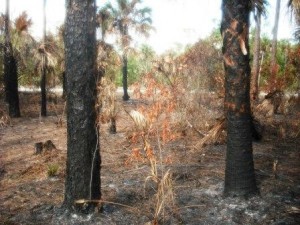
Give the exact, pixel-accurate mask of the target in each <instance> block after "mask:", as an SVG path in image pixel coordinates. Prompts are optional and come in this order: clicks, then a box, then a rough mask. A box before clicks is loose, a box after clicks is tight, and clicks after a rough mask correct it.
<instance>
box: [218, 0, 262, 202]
mask: <svg viewBox="0 0 300 225" xmlns="http://www.w3.org/2000/svg"><path fill="white" fill-rule="evenodd" d="M250 10H251V2H250V0H248V1H239V0H223V2H222V11H223V16H222V24H221V33H222V37H223V48H222V51H223V61H224V67H225V112H226V122H227V150H226V169H225V190H224V193H225V195H227V196H248V195H251V194H255V193H256V192H257V186H256V180H255V174H254V163H253V153H252V137H251V136H252V132H251V125H252V118H251V107H250V53H249V40H248V39H249V37H248V36H249V15H250Z"/></svg>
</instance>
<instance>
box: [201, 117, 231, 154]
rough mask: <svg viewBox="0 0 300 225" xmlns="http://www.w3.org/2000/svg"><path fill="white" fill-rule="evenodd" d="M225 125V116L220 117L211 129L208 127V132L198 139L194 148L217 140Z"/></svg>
mask: <svg viewBox="0 0 300 225" xmlns="http://www.w3.org/2000/svg"><path fill="white" fill-rule="evenodd" d="M225 126H226V120H225V118H222V119H221V120H220V121H219V122H218V123H217V124H216V125H214V126H213V128H212V129H210V131H209V132H208V134H207V135H205V137H204V138H202V139H201V140H200V142H199V143H198V144H197V145H196V148H202V147H203V146H204V145H205V144H208V143H214V142H217V141H218V140H219V139H220V137H221V134H222V132H223V131H224V130H225Z"/></svg>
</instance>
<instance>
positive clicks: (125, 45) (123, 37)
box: [105, 0, 152, 101]
mask: <svg viewBox="0 0 300 225" xmlns="http://www.w3.org/2000/svg"><path fill="white" fill-rule="evenodd" d="M141 3H142V0H117V6H116V7H113V5H112V4H110V3H108V4H107V5H106V6H105V9H106V11H107V12H109V13H110V15H111V17H112V18H113V24H112V25H113V28H114V29H115V30H116V31H117V32H118V33H119V35H120V44H121V47H122V50H123V55H122V61H123V65H122V74H123V79H122V81H123V91H124V95H123V100H124V101H127V100H129V98H130V97H129V95H128V90H127V89H128V83H127V77H128V68H127V64H128V49H129V45H130V42H131V36H130V34H129V30H130V29H131V28H132V29H135V30H136V31H137V32H138V33H140V34H143V35H147V34H148V32H149V30H150V29H151V23H152V20H151V18H150V14H151V9H150V8H148V7H144V8H139V7H138V5H139V4H141Z"/></svg>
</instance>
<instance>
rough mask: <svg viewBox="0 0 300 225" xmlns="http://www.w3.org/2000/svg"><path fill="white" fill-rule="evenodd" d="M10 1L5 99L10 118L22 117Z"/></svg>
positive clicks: (6, 38) (6, 20) (7, 24)
mask: <svg viewBox="0 0 300 225" xmlns="http://www.w3.org/2000/svg"><path fill="white" fill-rule="evenodd" d="M9 17H10V16H9V0H6V15H5V31H4V36H5V45H4V58H3V61H4V85H5V99H6V102H7V103H8V111H9V112H8V113H9V116H10V117H20V116H21V113H20V107H19V93H18V66H17V62H16V59H15V57H14V55H13V49H12V45H11V41H10V33H9V20H10V19H9Z"/></svg>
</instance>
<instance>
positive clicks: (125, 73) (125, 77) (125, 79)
mask: <svg viewBox="0 0 300 225" xmlns="http://www.w3.org/2000/svg"><path fill="white" fill-rule="evenodd" d="M121 33H122V35H123V38H124V39H125V40H126V39H127V38H128V37H127V36H128V27H127V25H124V24H122V25H121ZM124 43H125V46H123V48H124V49H123V51H124V52H123V67H122V74H123V79H122V82H123V91H124V95H123V100H124V101H128V100H129V98H130V97H129V95H128V59H127V52H126V49H125V48H127V47H128V46H126V45H127V44H128V43H127V41H125V42H124Z"/></svg>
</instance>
